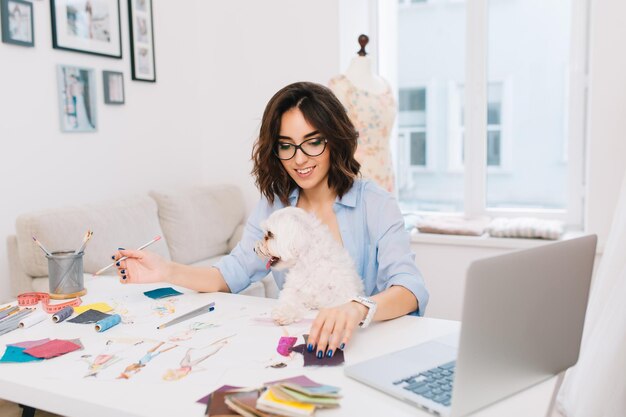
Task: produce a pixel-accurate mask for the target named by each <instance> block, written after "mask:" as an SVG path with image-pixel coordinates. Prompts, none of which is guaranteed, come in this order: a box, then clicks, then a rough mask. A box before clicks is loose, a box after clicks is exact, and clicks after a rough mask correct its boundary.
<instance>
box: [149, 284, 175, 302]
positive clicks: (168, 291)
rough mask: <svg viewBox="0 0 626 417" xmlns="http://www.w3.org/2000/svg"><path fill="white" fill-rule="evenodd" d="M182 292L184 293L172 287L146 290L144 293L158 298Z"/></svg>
mask: <svg viewBox="0 0 626 417" xmlns="http://www.w3.org/2000/svg"><path fill="white" fill-rule="evenodd" d="M180 294H182V292H178V291H176V290H175V289H174V288H172V287H164V288H157V289H156V290H152V291H146V292H144V295H146V296H148V297H150V298H153V299H155V300H156V299H158V298H166V297H173V296H175V295H180Z"/></svg>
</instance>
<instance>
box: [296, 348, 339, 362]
mask: <svg viewBox="0 0 626 417" xmlns="http://www.w3.org/2000/svg"><path fill="white" fill-rule="evenodd" d="M291 351H292V352H298V353H300V354H302V356H303V357H304V366H338V365H341V364H343V363H344V362H345V359H344V357H343V350H341V349H337V350H336V351H334V352H333V356H332V357H330V358H329V357H328V356H326V355H324V356H322V357H321V358H318V357H317V356H316V355H317V351H316V350H313V352H309V351H308V349H307V348H306V345H305V344H301V345H298V346H294V347H292V348H291Z"/></svg>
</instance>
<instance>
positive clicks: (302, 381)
mask: <svg viewBox="0 0 626 417" xmlns="http://www.w3.org/2000/svg"><path fill="white" fill-rule="evenodd" d="M320 360H321V359H320ZM285 382H288V383H292V384H297V385H300V386H301V387H306V388H312V387H322V386H324V385H322V384H318V383H317V382H315V381H313V380H312V379H309V377H307V376H304V375H298V376H294V377H291V378H285V379H279V380H276V381H270V382H266V383H265V384H263V385H275V384H282V383H285Z"/></svg>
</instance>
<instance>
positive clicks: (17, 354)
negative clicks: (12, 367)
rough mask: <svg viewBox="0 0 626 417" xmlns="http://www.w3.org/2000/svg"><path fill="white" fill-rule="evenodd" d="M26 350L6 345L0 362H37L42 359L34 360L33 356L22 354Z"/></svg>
mask: <svg viewBox="0 0 626 417" xmlns="http://www.w3.org/2000/svg"><path fill="white" fill-rule="evenodd" d="M25 350H26V348H23V347H17V346H10V345H7V350H5V351H4V355H2V358H0V362H39V361H42V360H43V358H35V357H34V356H31V355H27V354H26V353H24V351H25Z"/></svg>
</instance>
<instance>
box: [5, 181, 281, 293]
mask: <svg viewBox="0 0 626 417" xmlns="http://www.w3.org/2000/svg"><path fill="white" fill-rule="evenodd" d="M244 221H245V206H244V201H243V196H242V194H241V191H240V190H239V189H238V188H237V187H234V186H229V185H224V186H198V187H193V188H187V189H180V190H175V191H151V192H150V193H148V194H147V195H138V196H135V197H129V198H122V199H118V200H112V201H104V202H100V203H95V204H86V205H82V206H73V207H65V208H52V209H48V210H44V211H39V212H33V213H26V214H22V215H20V216H19V217H18V218H17V220H16V224H15V228H16V234H15V235H11V236H9V237H8V242H7V248H8V257H9V272H10V280H11V287H12V292H13V295H14V296H15V295H17V294H19V293H23V292H28V291H43V292H48V290H49V288H48V287H49V286H48V277H47V275H48V264H47V259H46V258H45V256H44V254H43V252H42V251H41V249H40V248H39V247H38V246H36V245H35V244H34V242H33V240H32V237H31V236H36V237H37V239H39V240H40V241H41V242H42V243H43V244H44V245H45V246H46V247H47V249H48V250H49V251H61V250H75V249H76V248H77V247H79V246H80V243H81V240H82V237H83V235H84V234H85V232H86V231H87V230H88V229H91V230H92V231H93V232H94V235H93V238H92V240H91V241H90V242H89V244H88V246H87V248H86V250H85V256H84V272H85V274H93V273H94V272H96V271H97V270H98V269H100V268H102V267H103V266H105V265H107V264H109V263H110V262H111V255H112V254H113V252H115V250H116V249H117V248H118V247H124V248H128V249H130V248H137V247H139V246H141V245H142V244H144V243H145V242H148V241H149V240H151V239H152V238H153V237H155V236H156V235H161V236H162V237H163V239H162V240H161V241H159V242H157V243H155V244H154V245H152V246H151V247H150V250H152V251H154V252H156V253H159V254H161V255H162V256H164V257H165V258H167V259H172V260H174V261H176V262H180V263H184V264H191V265H198V266H207V267H208V266H211V265H212V264H213V263H215V262H216V261H217V260H218V259H219V258H220V257H222V256H223V255H224V254H227V253H229V252H230V250H231V249H232V248H233V247H234V246H235V245H236V244H237V242H238V241H239V239H240V238H241V232H242V230H243V224H244ZM109 273H111V274H112V273H115V270H114V269H113V268H111V269H110V270H109ZM266 287H267V289H266ZM268 292H270V293H271V294H269V295H270V296H275V292H276V290H275V284H274V282H273V280H272V279H271V277H267V278H266V279H265V280H263V281H261V282H257V283H254V284H252V285H250V286H249V287H248V288H246V289H245V290H244V291H242V294H247V295H255V296H266V295H268Z"/></svg>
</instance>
